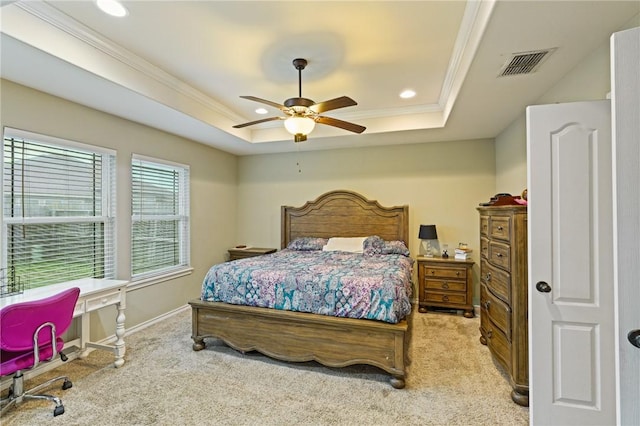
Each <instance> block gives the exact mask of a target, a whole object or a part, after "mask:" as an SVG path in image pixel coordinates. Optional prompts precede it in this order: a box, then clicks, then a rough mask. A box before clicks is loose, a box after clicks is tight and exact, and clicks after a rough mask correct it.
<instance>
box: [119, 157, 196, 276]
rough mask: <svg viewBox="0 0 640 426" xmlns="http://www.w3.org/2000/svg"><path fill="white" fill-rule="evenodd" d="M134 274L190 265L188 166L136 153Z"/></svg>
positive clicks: (133, 175)
mask: <svg viewBox="0 0 640 426" xmlns="http://www.w3.org/2000/svg"><path fill="white" fill-rule="evenodd" d="M131 208H132V218H131V224H132V230H131V240H132V241H131V252H132V256H131V276H132V277H133V278H142V277H146V276H150V275H156V274H159V273H163V272H167V271H171V270H175V269H179V268H183V267H188V266H189V262H190V260H189V167H188V166H184V165H179V164H175V163H169V162H165V161H162V160H155V159H150V158H146V157H142V156H138V155H134V156H133V159H132V162H131Z"/></svg>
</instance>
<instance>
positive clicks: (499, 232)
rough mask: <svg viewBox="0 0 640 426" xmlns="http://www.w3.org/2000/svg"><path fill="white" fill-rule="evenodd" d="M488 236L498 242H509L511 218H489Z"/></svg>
mask: <svg viewBox="0 0 640 426" xmlns="http://www.w3.org/2000/svg"><path fill="white" fill-rule="evenodd" d="M489 236H490V237H491V238H497V239H499V240H504V241H509V238H510V237H511V218H510V217H508V216H491V220H490V221H489Z"/></svg>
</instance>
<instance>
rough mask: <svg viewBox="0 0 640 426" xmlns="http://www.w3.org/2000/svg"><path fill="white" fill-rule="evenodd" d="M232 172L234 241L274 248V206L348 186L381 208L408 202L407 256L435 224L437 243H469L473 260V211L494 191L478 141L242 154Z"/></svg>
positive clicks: (487, 155) (484, 144)
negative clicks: (235, 174)
mask: <svg viewBox="0 0 640 426" xmlns="http://www.w3.org/2000/svg"><path fill="white" fill-rule="evenodd" d="M298 164H299V166H298ZM298 170H300V171H298ZM238 171H239V174H238V230H237V231H238V232H237V235H238V238H237V243H243V244H247V245H252V246H262V247H280V206H282V205H290V206H300V205H302V204H304V203H305V202H306V201H309V200H313V199H315V198H317V197H318V196H319V195H321V194H323V193H325V192H327V191H331V190H334V189H347V190H352V191H356V192H358V193H360V194H362V195H364V196H366V197H367V198H369V199H374V200H377V201H378V202H380V204H382V205H385V206H393V205H404V204H407V205H409V235H410V241H409V249H410V250H411V253H412V254H413V255H415V254H417V253H418V251H419V245H420V241H419V240H418V238H417V236H418V228H419V226H420V224H436V225H437V230H438V237H439V240H440V242H441V244H442V243H448V244H449V246H450V247H452V246H455V245H457V244H458V242H466V243H469V244H470V245H471V247H472V248H474V249H475V251H474V257H475V259H474V260H476V262H478V258H477V256H478V252H479V250H478V249H479V241H480V236H479V230H478V229H479V226H478V214H477V211H476V209H475V207H476V206H477V205H478V203H480V202H484V201H487V200H488V199H489V198H490V197H491V196H492V195H493V194H494V187H495V170H494V143H493V140H492V139H483V140H471V141H453V142H434V143H425V144H419V145H402V146H393V147H371V148H358V149H339V150H329V151H313V152H300V153H288V154H270V155H257V156H247V157H241V158H240V159H239V167H238ZM478 283H479V280H478V279H477V266H476V285H477V286H479V284H478ZM478 295H479V291H476V297H475V299H476V301H477V300H478V299H479V297H478Z"/></svg>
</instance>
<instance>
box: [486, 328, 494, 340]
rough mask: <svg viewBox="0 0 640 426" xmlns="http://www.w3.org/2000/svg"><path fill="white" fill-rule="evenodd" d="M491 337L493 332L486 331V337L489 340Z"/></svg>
mask: <svg viewBox="0 0 640 426" xmlns="http://www.w3.org/2000/svg"><path fill="white" fill-rule="evenodd" d="M491 336H493V330H487V337H488V338H489V339H491Z"/></svg>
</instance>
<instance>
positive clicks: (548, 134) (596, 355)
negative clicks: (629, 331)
mask: <svg viewBox="0 0 640 426" xmlns="http://www.w3.org/2000/svg"><path fill="white" fill-rule="evenodd" d="M611 157H612V154H611V109H610V102H609V101H608V100H607V101H593V102H577V103H569V104H555V105H541V106H531V107H528V108H527V162H528V167H527V169H528V176H527V178H528V185H527V189H528V200H529V207H528V213H529V215H528V227H529V372H530V374H529V394H530V400H529V401H530V422H531V424H532V425H552V424H559V425H560V424H561V425H571V424H575V425H611V424H615V422H616V385H615V348H614V345H615V334H614V286H613V278H614V277H613V218H612V201H613V200H612V165H611V163H612V158H611Z"/></svg>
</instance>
